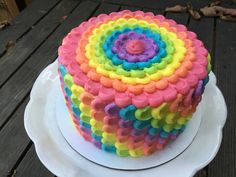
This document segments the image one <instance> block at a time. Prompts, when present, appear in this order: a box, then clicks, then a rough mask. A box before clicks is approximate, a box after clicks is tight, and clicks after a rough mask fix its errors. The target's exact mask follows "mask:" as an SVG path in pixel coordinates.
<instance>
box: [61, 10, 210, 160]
mask: <svg viewBox="0 0 236 177" xmlns="http://www.w3.org/2000/svg"><path fill="white" fill-rule="evenodd" d="M58 53H59V56H58V63H59V68H58V72H59V75H60V81H61V87H62V90H63V93H64V97H65V102H66V105H67V108H68V110H69V113H70V117H68V121H70V120H72V122H73V125H74V126H75V127H76V129H77V130H78V133H79V134H80V135H81V136H82V137H83V138H84V139H85V140H87V141H89V142H91V143H92V144H94V145H95V146H96V147H97V148H99V149H101V150H104V151H107V152H110V153H114V154H116V155H118V156H121V157H128V156H131V157H141V156H147V155H150V154H152V153H154V152H155V151H160V150H161V149H163V148H165V147H166V145H167V144H168V143H170V142H171V141H173V140H175V139H176V138H177V137H178V135H179V134H181V133H182V132H183V131H184V129H185V127H186V126H187V123H188V121H189V120H190V119H191V118H192V115H193V113H194V112H195V111H196V107H197V105H198V104H199V102H200V101H201V96H202V94H203V91H204V88H205V85H206V84H207V82H208V80H209V76H208V73H209V72H210V70H211V65H210V55H209V53H208V51H207V50H206V48H205V47H204V45H203V43H202V42H201V41H200V40H198V39H197V36H196V34H195V33H193V32H190V31H188V30H187V29H186V27H185V26H184V25H180V24H177V23H176V22H175V21H174V20H170V19H166V18H165V17H164V16H162V15H156V16H155V15H154V14H153V13H144V12H142V11H136V12H131V11H128V10H125V11H121V12H113V13H111V14H109V15H106V14H101V15H99V16H98V17H93V18H90V19H89V20H88V21H85V22H83V23H81V24H80V25H79V26H78V27H76V28H74V29H72V30H71V32H70V33H69V34H68V35H67V36H66V37H65V38H64V40H63V42H62V45H61V46H60V47H59V50H58Z"/></svg>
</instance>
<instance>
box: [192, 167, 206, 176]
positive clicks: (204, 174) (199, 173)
mask: <svg viewBox="0 0 236 177" xmlns="http://www.w3.org/2000/svg"><path fill="white" fill-rule="evenodd" d="M194 177H207V167H205V168H203V169H202V170H200V171H199V172H197V173H196V174H195V175H194Z"/></svg>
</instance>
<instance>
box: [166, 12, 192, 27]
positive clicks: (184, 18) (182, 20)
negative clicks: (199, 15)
mask: <svg viewBox="0 0 236 177" xmlns="http://www.w3.org/2000/svg"><path fill="white" fill-rule="evenodd" d="M166 18H170V19H173V20H175V21H176V22H177V23H179V24H183V25H186V26H187V25H188V24H187V23H188V18H189V14H188V13H172V12H168V13H166Z"/></svg>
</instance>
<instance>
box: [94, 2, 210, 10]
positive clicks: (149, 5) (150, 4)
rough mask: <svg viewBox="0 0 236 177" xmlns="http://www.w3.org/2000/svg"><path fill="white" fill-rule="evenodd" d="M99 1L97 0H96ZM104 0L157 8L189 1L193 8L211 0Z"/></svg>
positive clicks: (161, 8)
mask: <svg viewBox="0 0 236 177" xmlns="http://www.w3.org/2000/svg"><path fill="white" fill-rule="evenodd" d="M97 1H99V0H97ZM104 2H107V3H112V4H119V5H127V6H135V7H140V8H154V9H159V10H164V9H165V8H166V7H171V6H174V5H186V3H188V2H191V4H193V6H194V8H198V7H199V5H200V6H202V5H204V6H205V5H207V4H209V3H211V2H212V1H211V0H188V1H186V0H175V1H156V0H145V1H143V0H129V1H127V0H119V1H117V0H104Z"/></svg>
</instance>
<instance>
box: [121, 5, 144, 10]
mask: <svg viewBox="0 0 236 177" xmlns="http://www.w3.org/2000/svg"><path fill="white" fill-rule="evenodd" d="M120 10H130V11H137V10H141V8H138V7H133V6H121V8H120Z"/></svg>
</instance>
